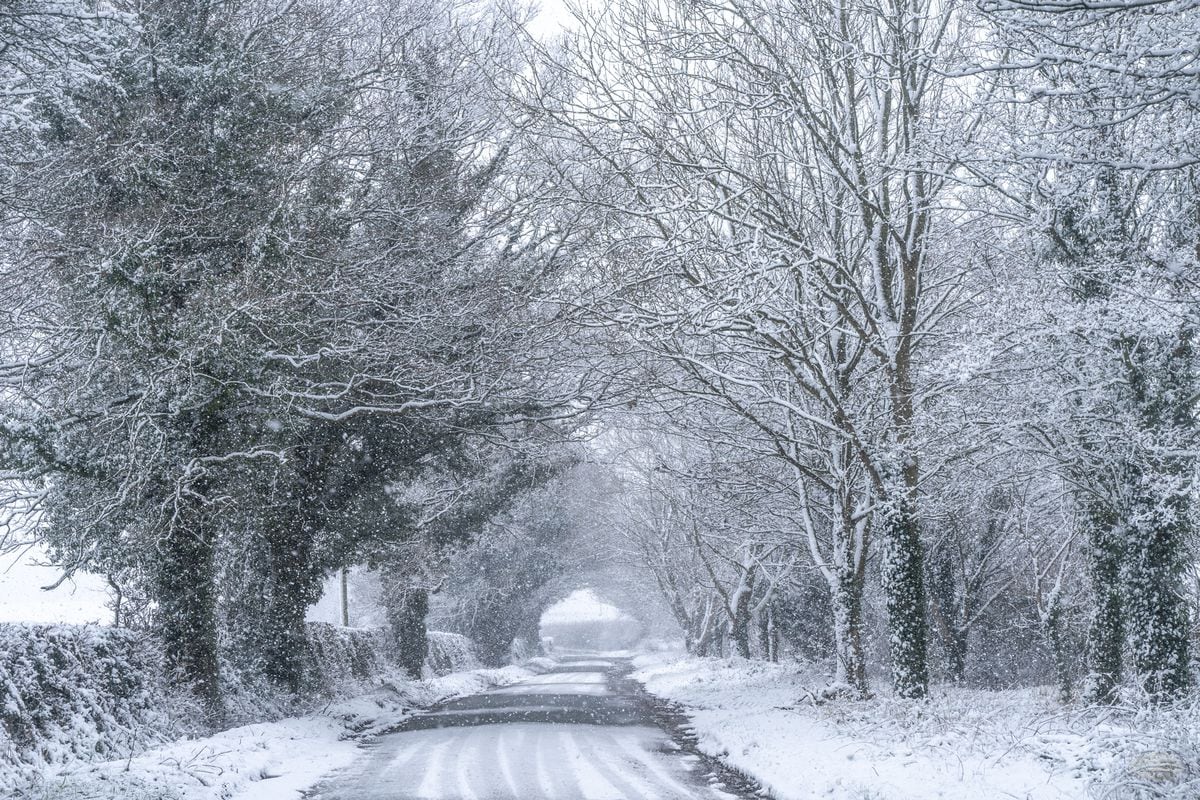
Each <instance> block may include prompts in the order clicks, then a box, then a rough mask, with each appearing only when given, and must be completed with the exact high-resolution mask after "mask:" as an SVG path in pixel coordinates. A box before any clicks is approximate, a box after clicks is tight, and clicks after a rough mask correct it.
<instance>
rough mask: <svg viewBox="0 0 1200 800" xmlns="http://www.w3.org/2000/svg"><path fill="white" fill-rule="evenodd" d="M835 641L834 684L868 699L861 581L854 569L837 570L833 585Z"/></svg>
mask: <svg viewBox="0 0 1200 800" xmlns="http://www.w3.org/2000/svg"><path fill="white" fill-rule="evenodd" d="M830 591H831V597H830V603H831V605H832V606H833V608H832V611H833V638H834V650H835V654H834V655H835V656H836V658H837V665H836V668H835V669H836V672H835V674H834V679H833V680H834V683H835V684H838V685H844V686H849V687H850V689H851V691H852V692H853V694H855V695H856V696H858V697H867V696H868V695H869V694H870V689H869V687H868V685H867V659H866V656H865V655H864V653H863V647H862V629H863V621H862V580H861V579H860V578H859V576H858V574H857V573H856V571H855V570H853V569H851V570H838V572H837V574H835V576H834V580H833V581H832V585H831V586H830Z"/></svg>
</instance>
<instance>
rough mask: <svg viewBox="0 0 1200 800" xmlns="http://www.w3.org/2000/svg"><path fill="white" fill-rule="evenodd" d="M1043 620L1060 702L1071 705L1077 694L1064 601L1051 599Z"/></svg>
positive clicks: (1043, 628)
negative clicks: (1064, 616)
mask: <svg viewBox="0 0 1200 800" xmlns="http://www.w3.org/2000/svg"><path fill="white" fill-rule="evenodd" d="M1042 619H1043V622H1042V630H1043V632H1044V634H1045V636H1046V643H1047V645H1049V647H1050V655H1051V657H1052V658H1053V659H1054V679H1055V683H1057V684H1058V700H1059V702H1060V703H1069V702H1071V698H1072V697H1073V696H1074V694H1075V686H1074V681H1073V680H1072V674H1071V661H1072V659H1071V656H1070V654H1069V653H1068V652H1067V642H1066V632H1065V631H1064V630H1063V607H1062V600H1060V599H1059V598H1057V597H1053V598H1051V599H1050V601H1049V604H1048V607H1047V608H1046V611H1045V614H1044V616H1043V618H1042Z"/></svg>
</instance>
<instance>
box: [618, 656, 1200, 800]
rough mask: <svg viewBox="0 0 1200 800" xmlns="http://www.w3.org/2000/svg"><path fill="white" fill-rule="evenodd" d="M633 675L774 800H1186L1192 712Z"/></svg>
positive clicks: (765, 673)
mask: <svg viewBox="0 0 1200 800" xmlns="http://www.w3.org/2000/svg"><path fill="white" fill-rule="evenodd" d="M637 665H638V667H639V668H640V669H639V671H638V672H636V673H635V674H634V677H635V678H637V679H638V680H640V681H642V682H643V683H644V684H645V685H646V687H647V689H648V690H649V691H650V692H651V693H653V694H655V695H658V696H660V697H663V698H665V699H667V700H671V701H673V702H675V703H678V704H680V705H682V706H684V707H685V710H686V711H687V712H688V713H689V714H690V715H691V717H692V719H693V722H694V727H695V732H696V735H697V736H698V737H699V741H700V747H701V749H703V750H704V751H705V752H707V753H709V754H711V755H714V756H717V757H719V758H721V759H722V760H724V761H725V762H726V763H728V764H730V765H732V766H734V767H736V768H738V769H740V770H742V771H743V772H746V773H747V774H749V775H751V776H752V777H754V778H755V779H757V780H758V781H759V782H760V783H761V784H762V785H763V786H764V787H765V788H766V789H767V790H768V791H769V792H770V793H771V794H772V795H773V796H774V797H776V798H778V799H779V800H812V799H814V798H822V799H823V800H934V799H935V798H944V800H968V799H969V800H993V799H994V800H1001V798H1004V799H1006V800H1007V799H1009V798H1020V800H1063V799H1065V798H1070V799H1071V800H1085V798H1086V800H1092V799H1093V798H1103V799H1104V800H1117V798H1120V800H1142V798H1172V800H1184V798H1191V799H1192V800H1194V799H1195V798H1196V797H1200V774H1198V773H1197V770H1196V767H1197V763H1196V753H1197V752H1200V748H1198V747H1196V741H1197V739H1200V729H1198V726H1197V724H1196V723H1197V721H1198V720H1200V711H1198V710H1197V709H1196V708H1195V707H1188V708H1176V709H1169V710H1167V709H1164V710H1159V711H1148V710H1146V709H1142V710H1140V711H1121V710H1114V709H1095V708H1083V709H1064V708H1063V707H1062V706H1060V705H1058V704H1057V703H1056V702H1055V701H1054V700H1053V698H1052V696H1051V693H1050V691H1049V690H1037V689H1030V690H1014V691H1002V692H989V691H981V690H968V689H949V690H940V691H938V692H937V693H936V695H935V696H934V697H933V699H931V700H929V701H907V700H896V699H892V698H887V697H880V698H876V699H873V700H866V701H845V700H837V701H833V702H827V703H817V702H814V699H813V698H814V693H815V692H816V691H817V690H819V688H820V687H821V685H822V676H821V675H820V674H818V673H817V672H809V671H807V670H806V668H805V667H803V666H798V665H795V664H791V665H781V664H767V663H763V662H751V661H721V660H715V659H697V658H689V659H682V660H675V661H667V660H666V659H665V658H664V657H662V656H647V657H642V658H640V659H638V661H637ZM1188 730H1193V731H1197V732H1196V733H1194V734H1192V735H1191V739H1190V744H1185V741H1186V740H1187V735H1186V731H1188Z"/></svg>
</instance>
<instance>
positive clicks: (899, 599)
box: [883, 497, 929, 698]
mask: <svg viewBox="0 0 1200 800" xmlns="http://www.w3.org/2000/svg"><path fill="white" fill-rule="evenodd" d="M895 503H896V506H895V507H894V508H892V509H890V510H889V511H888V513H887V514H886V519H885V520H884V525H883V529H884V537H883V544H884V552H883V588H884V593H885V606H886V608H887V615H888V623H889V626H890V627H891V650H892V652H891V655H892V686H893V688H894V689H895V691H896V695H897V696H898V697H903V698H922V697H926V696H927V695H928V694H929V664H928V642H927V640H928V632H927V630H926V627H927V626H926V622H925V564H924V554H923V549H922V545H921V536H920V528H919V525H918V522H917V516H916V509H915V508H914V507H913V504H912V502H911V501H910V500H909V499H908V498H907V497H904V498H900V499H898V500H896V501H895Z"/></svg>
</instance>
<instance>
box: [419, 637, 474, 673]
mask: <svg viewBox="0 0 1200 800" xmlns="http://www.w3.org/2000/svg"><path fill="white" fill-rule="evenodd" d="M428 638H429V654H428V655H427V656H426V657H425V666H427V667H428V668H429V671H430V672H432V673H433V674H434V675H437V676H441V675H449V674H450V673H451V672H462V671H463V670H468V669H479V668H480V667H481V666H483V665H482V664H480V663H479V656H477V655H476V654H475V645H474V644H472V643H471V640H470V639H468V638H467V637H465V636H463V635H461V634H458V633H445V632H443V631H429V634H428Z"/></svg>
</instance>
